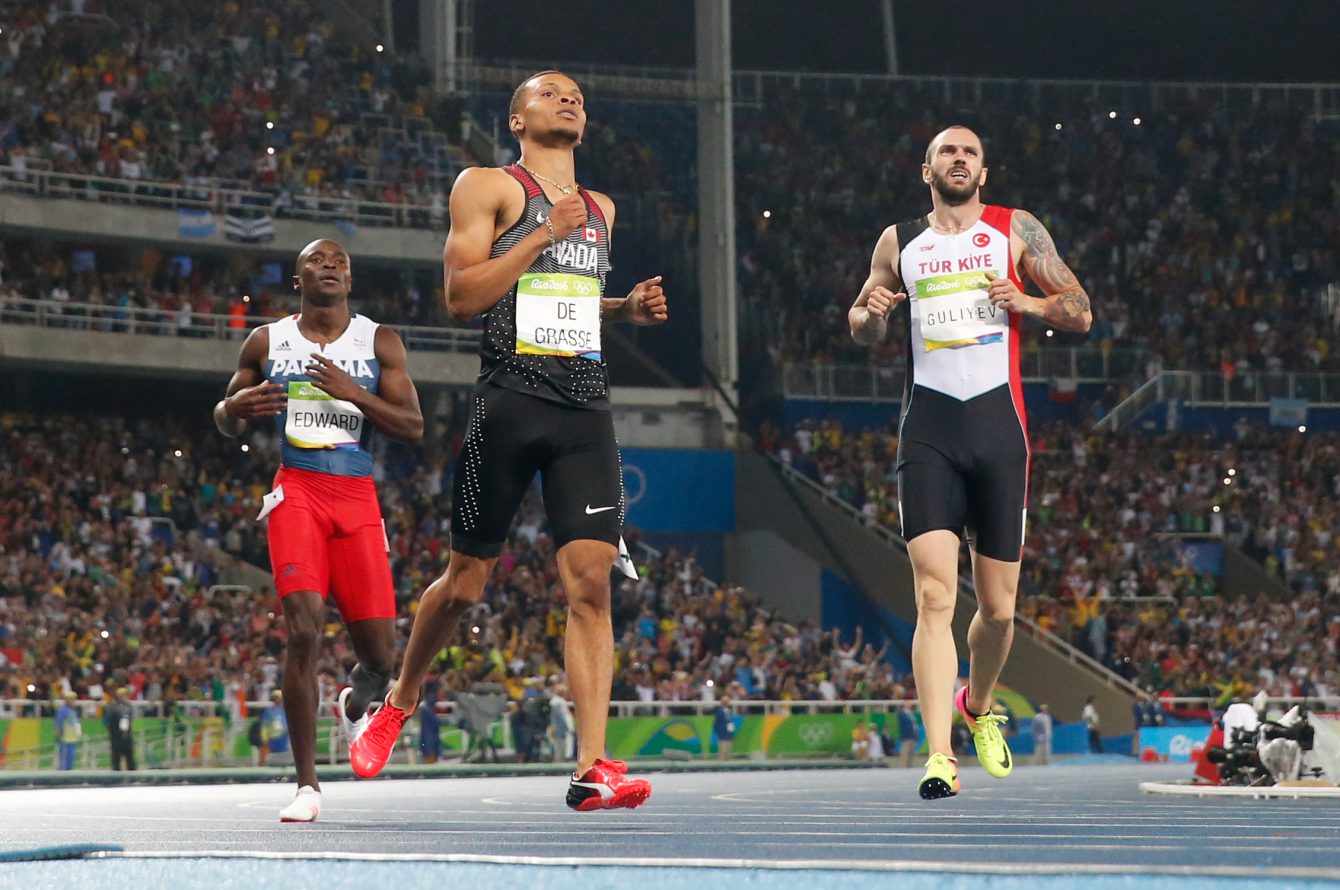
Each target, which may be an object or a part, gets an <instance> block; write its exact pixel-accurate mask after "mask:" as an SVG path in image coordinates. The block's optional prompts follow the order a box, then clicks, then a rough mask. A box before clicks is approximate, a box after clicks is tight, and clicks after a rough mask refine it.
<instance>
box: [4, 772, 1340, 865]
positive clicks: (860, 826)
mask: <svg viewBox="0 0 1340 890" xmlns="http://www.w3.org/2000/svg"><path fill="white" fill-rule="evenodd" d="M1084 761H1085V758H1078V759H1077V760H1076V761H1072V762H1071V763H1068V764H1067V763H1063V764H1055V765H1050V766H1043V767H1031V766H1020V767H1018V768H1016V770H1015V773H1014V774H1013V775H1012V776H1010V777H1009V778H1008V779H1006V780H1003V781H997V780H994V779H991V778H990V777H988V776H987V775H986V774H985V773H984V772H983V771H982V770H981V769H979V768H976V767H975V766H967V765H965V767H964V769H963V772H962V776H961V777H962V780H963V793H962V794H960V795H959V796H957V797H955V798H951V799H947V800H942V801H934V802H924V801H921V800H920V799H918V798H917V795H916V782H917V779H918V778H919V777H920V771H919V770H910V769H828V770H773V771H736V770H712V771H703V772H676V773H648V776H649V778H651V780H652V782H653V784H654V786H655V791H654V793H653V795H652V798H651V800H650V801H649V802H648V803H647V804H646V805H645V806H643V807H641V808H640V809H637V810H633V811H623V810H620V811H610V812H598V813H587V814H578V813H573V812H571V811H569V810H568V809H567V808H566V807H565V806H564V804H563V793H564V788H565V783H564V781H563V779H562V778H561V777H557V776H514V777H499V778H439V779H387V780H378V781H371V782H355V781H352V780H350V781H329V780H327V781H325V782H324V783H323V788H322V790H323V800H322V813H321V818H320V821H318V822H315V823H310V824H291V825H285V824H281V823H279V822H278V817H277V813H278V810H279V809H280V808H281V807H283V806H284V805H285V804H287V803H288V802H289V800H290V799H291V797H292V794H293V790H294V789H293V786H292V784H291V783H285V784H279V783H268V784H235V785H205V786H202V785H150V786H119V787H79V788H36V789H25V788H15V789H10V790H5V791H2V792H0V886H4V887H23V888H25V890H39V888H48V887H50V888H64V887H71V886H78V887H82V888H86V890H100V888H110V887H129V886H137V887H148V886H151V885H154V884H157V885H161V886H171V887H174V888H177V887H202V888H204V887H209V888H221V887H231V886H249V887H262V886H283V887H293V888H298V887H321V888H323V890H337V888H345V887H348V888H359V890H362V888H366V887H368V886H382V885H387V884H390V885H392V886H394V887H396V888H397V890H410V888H418V887H433V888H438V887H441V886H460V885H461V884H465V885H467V886H470V887H471V888H472V890H482V888H491V887H516V886H523V885H525V886H533V887H537V888H569V887H573V888H575V887H582V888H591V887H629V886H632V887H636V888H638V890H646V888H680V887H683V888H688V887H765V886H766V887H769V888H780V890H793V888H794V890H801V888H805V890H815V888H817V887H822V888H842V890H845V888H848V887H850V888H856V887H861V888H868V887H870V886H872V883H871V882H872V881H879V882H892V881H895V880H898V881H907V880H913V881H918V882H919V883H921V884H922V885H927V882H933V884H934V886H937V887H965V888H966V887H969V886H973V887H976V886H978V885H980V883H981V881H982V880H983V879H984V878H985V877H986V875H988V874H989V875H990V876H991V877H990V880H991V883H992V885H993V886H1004V887H1024V886H1038V885H1040V884H1041V885H1047V886H1054V887H1061V886H1073V885H1074V883H1075V881H1076V879H1077V877H1080V876H1082V877H1083V880H1084V881H1085V882H1086V883H1087V884H1089V885H1090V886H1091V887H1094V888H1105V887H1117V886H1123V887H1127V886H1135V885H1134V884H1132V881H1138V882H1139V884H1138V885H1139V886H1141V887H1150V886H1166V887H1176V888H1184V887H1185V888H1191V887H1210V886H1223V885H1224V884H1225V883H1227V882H1230V881H1231V882H1233V883H1234V884H1235V885H1241V884H1243V882H1244V881H1246V882H1247V885H1256V884H1260V885H1263V886H1281V887H1282V886H1290V887H1298V886H1316V887H1323V886H1325V887H1336V886H1340V883H1335V882H1336V881H1337V876H1340V801H1337V800H1306V799H1304V800H1252V799H1247V798H1200V797H1160V796H1155V795H1150V794H1142V793H1141V791H1140V790H1139V787H1138V786H1139V783H1140V782H1142V781H1160V782H1170V781H1174V780H1176V779H1180V778H1184V777H1185V775H1186V771H1187V767H1186V765H1184V764H1183V765H1154V764H1144V765H1141V764H1136V763H1117V764H1113V763H1109V762H1105V761H1095V762H1093V763H1085V762H1084ZM81 844H82V845H89V846H90V847H92V848H99V849H103V850H107V851H108V852H104V853H91V854H88V855H86V856H85V858H73V859H66V860H61V861H4V859H5V858H6V857H12V858H19V857H28V858H32V857H34V856H38V855H41V854H40V853H39V852H38V851H42V850H47V851H49V854H50V855H56V854H57V853H58V850H57V849H56V848H60V847H68V846H69V845H81ZM77 852H78V851H71V855H74V853H77Z"/></svg>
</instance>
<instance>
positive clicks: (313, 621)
mask: <svg viewBox="0 0 1340 890" xmlns="http://www.w3.org/2000/svg"><path fill="white" fill-rule="evenodd" d="M323 611H324V610H323V609H313V608H303V607H301V606H299V605H298V600H296V599H295V598H293V597H290V598H289V601H288V602H286V603H285V604H284V623H285V626H286V629H287V631H288V643H287V645H288V651H289V652H290V653H291V654H293V655H301V656H308V655H311V654H313V653H315V652H316V651H317V650H318V649H319V648H320V646H321V631H322V625H323V623H324V618H325V616H324V614H323Z"/></svg>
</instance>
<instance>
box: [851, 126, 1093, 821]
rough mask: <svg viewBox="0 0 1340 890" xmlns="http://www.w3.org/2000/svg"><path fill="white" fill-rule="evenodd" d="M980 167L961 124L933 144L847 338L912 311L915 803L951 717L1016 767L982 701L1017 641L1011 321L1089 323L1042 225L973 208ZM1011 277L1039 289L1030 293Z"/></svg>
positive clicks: (1015, 364)
mask: <svg viewBox="0 0 1340 890" xmlns="http://www.w3.org/2000/svg"><path fill="white" fill-rule="evenodd" d="M986 172H987V171H986V168H985V167H984V166H983V155H982V142H981V140H980V139H978V137H977V135H976V134H975V133H973V131H972V130H969V129H968V128H967V127H962V126H953V127H950V128H948V129H946V130H945V131H943V132H942V133H940V134H939V135H938V136H936V137H935V139H934V140H932V141H931V144H930V147H929V148H928V149H927V150H926V162H925V164H924V165H922V168H921V178H922V181H924V182H925V183H926V184H927V185H929V186H930V190H931V208H932V209H931V212H930V214H929V215H927V216H925V217H923V218H921V219H917V220H913V221H912V222H908V223H900V224H898V225H896V226H890V227H889V228H887V229H885V230H884V233H883V234H882V235H881V236H880V238H879V242H878V243H877V244H876V245H875V253H874V257H873V259H872V260H871V262H870V277H869V278H868V279H866V282H865V285H864V286H863V287H862V288H861V293H860V295H859V296H858V297H857V298H856V302H855V304H854V305H853V306H852V308H851V312H850V313H849V314H848V320H849V321H850V323H851V333H852V337H853V338H854V339H855V340H856V342H858V343H861V344H865V345H869V344H872V343H877V342H879V341H880V340H881V339H882V338H883V337H884V336H885V333H886V331H887V323H888V317H889V313H890V312H891V311H892V310H893V309H894V307H896V306H900V305H903V304H905V305H906V307H907V314H906V316H905V318H906V320H907V323H908V332H909V337H908V345H907V386H906V390H905V392H904V396H903V413H902V420H901V423H900V426H899V432H898V511H899V514H900V516H901V518H902V526H903V537H904V538H906V539H907V553H908V556H909V557H910V558H911V560H912V574H913V580H914V583H915V586H916V596H917V627H916V632H915V634H914V635H913V638H912V670H913V673H914V674H915V676H916V681H917V694H918V697H919V698H920V701H921V713H922V719H923V722H924V723H925V725H926V739H927V743H928V745H929V748H930V754H931V756H930V759H929V760H928V761H927V762H926V775H925V777H924V778H923V779H922V780H921V784H920V786H919V789H918V791H919V793H920V795H921V797H922V798H924V799H926V800H934V799H936V798H941V797H949V796H951V795H954V794H957V793H958V790H959V781H958V765H957V761H956V760H955V759H954V756H953V750H952V748H951V747H950V739H949V735H950V725H951V722H952V717H953V708H957V709H958V711H959V713H960V714H962V715H963V719H964V720H965V721H966V722H967V725H968V728H969V729H971V730H972V734H973V742H974V745H975V747H976V748H977V759H978V760H980V761H981V763H982V766H984V767H985V768H986V771H987V772H988V773H990V774H991V775H992V776H995V777H996V778H1004V777H1005V776H1007V775H1009V773H1010V770H1011V768H1012V766H1013V764H1012V762H1011V756H1010V749H1009V746H1008V745H1006V743H1005V737H1004V736H1003V735H1002V734H1001V731H1000V726H1001V724H1003V723H1004V722H1005V718H1004V717H1001V716H998V715H995V714H992V713H991V701H992V693H993V692H994V690H995V686H996V681H997V679H999V677H1000V671H1001V668H1002V667H1004V664H1005V659H1006V656H1007V655H1008V654H1009V651H1010V642H1011V640H1012V639H1013V637H1014V600H1015V593H1016V592H1017V590H1018V587H1019V561H1020V557H1021V555H1022V551H1023V543H1024V520H1025V514H1026V506H1027V493H1028V461H1029V447H1028V428H1027V422H1026V419H1025V416H1024V394H1023V388H1022V386H1021V385H1020V382H1019V326H1020V321H1021V319H1022V317H1023V316H1025V315H1033V316H1036V317H1038V318H1040V319H1041V320H1042V321H1043V322H1044V323H1045V324H1048V325H1050V326H1052V327H1054V328H1059V329H1061V330H1066V331H1087V330H1088V329H1089V325H1090V323H1091V322H1092V321H1093V316H1092V314H1091V313H1090V311H1089V296H1088V294H1086V293H1085V292H1084V288H1082V287H1081V286H1080V284H1079V282H1078V281H1077V280H1076V279H1075V275H1074V273H1073V272H1071V271H1070V269H1069V267H1067V266H1066V264H1065V262H1064V261H1063V260H1062V259H1061V258H1060V257H1059V256H1058V255H1057V253H1056V245H1055V244H1054V243H1052V238H1051V235H1049V234H1048V233H1047V230H1046V229H1045V228H1043V226H1042V224H1041V223H1039V222H1038V220H1037V218H1036V217H1034V216H1033V215H1032V214H1031V213H1028V212H1027V211H1025V210H1011V209H1009V208H1005V207H992V206H988V205H984V204H983V203H982V201H981V197H980V194H979V190H980V189H981V187H982V186H983V185H985V184H986ZM1021 273H1022V274H1027V275H1028V277H1029V278H1031V279H1032V280H1033V281H1034V282H1035V283H1036V284H1037V285H1038V287H1040V288H1041V289H1042V291H1043V293H1045V294H1046V296H1045V297H1032V296H1029V295H1027V294H1025V293H1024V292H1023V281H1022V278H1021ZM965 532H967V533H968V537H969V538H970V544H971V546H972V565H973V584H974V586H975V588H976V590H977V614H976V615H975V616H973V620H972V625H971V627H970V629H969V631H968V650H969V675H968V685H967V686H964V687H963V688H961V689H959V690H958V692H957V694H955V692H954V681H955V679H956V677H957V674H958V654H957V653H956V652H955V649H954V637H953V633H952V630H951V622H952V619H953V615H954V600H955V597H956V595H957V587H958V585H957V577H958V552H959V537H960V536H961V535H964V533H965ZM951 702H952V704H951Z"/></svg>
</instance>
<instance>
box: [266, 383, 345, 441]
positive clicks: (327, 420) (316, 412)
mask: <svg viewBox="0 0 1340 890" xmlns="http://www.w3.org/2000/svg"><path fill="white" fill-rule="evenodd" d="M363 422H364V418H363V412H362V411H359V410H358V409H357V408H356V407H354V405H353V403H352V402H346V401H344V400H343V399H332V398H331V397H330V396H328V395H326V394H325V393H323V392H322V391H321V390H319V389H317V388H316V387H315V386H313V385H312V384H311V383H309V382H307V381H305V380H290V381H289V384H288V420H287V421H286V422H285V424H284V438H285V439H287V440H288V443H289V444H290V445H292V446H293V447H295V448H339V447H342V446H354V447H357V445H358V440H359V438H360V437H361V436H362V435H363Z"/></svg>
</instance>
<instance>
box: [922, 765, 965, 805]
mask: <svg viewBox="0 0 1340 890" xmlns="http://www.w3.org/2000/svg"><path fill="white" fill-rule="evenodd" d="M958 789H959V784H958V761H957V760H955V759H954V758H953V757H950V756H949V755H948V754H932V755H931V756H930V759H929V760H927V761H926V775H924V776H922V777H921V784H920V785H918V786H917V794H920V795H921V799H922V800H939V799H940V798H942V797H953V796H954V795H955V794H958Z"/></svg>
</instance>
